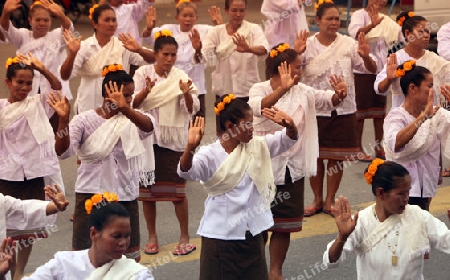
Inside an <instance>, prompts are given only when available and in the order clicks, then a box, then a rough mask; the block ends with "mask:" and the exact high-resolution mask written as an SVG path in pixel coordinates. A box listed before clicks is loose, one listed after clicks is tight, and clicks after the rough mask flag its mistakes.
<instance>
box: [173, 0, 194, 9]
mask: <svg viewBox="0 0 450 280" xmlns="http://www.w3.org/2000/svg"><path fill="white" fill-rule="evenodd" d="M187 2H191V1H190V0H180V1H178V4H177V5H176V6H175V7H176V8H178V7H179V6H180V5H181V3H187Z"/></svg>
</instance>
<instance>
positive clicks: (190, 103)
mask: <svg viewBox="0 0 450 280" xmlns="http://www.w3.org/2000/svg"><path fill="white" fill-rule="evenodd" d="M183 97H184V103H185V104H186V108H187V110H188V112H189V114H192V111H193V110H194V99H193V98H192V94H191V93H189V92H187V93H183Z"/></svg>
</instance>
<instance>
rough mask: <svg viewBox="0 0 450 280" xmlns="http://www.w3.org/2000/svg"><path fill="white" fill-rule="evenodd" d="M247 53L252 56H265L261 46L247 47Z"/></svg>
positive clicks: (265, 52) (264, 49) (264, 50)
mask: <svg viewBox="0 0 450 280" xmlns="http://www.w3.org/2000/svg"><path fill="white" fill-rule="evenodd" d="M248 52H249V53H252V54H256V55H265V54H267V50H266V48H264V47H263V46H254V47H249V48H248Z"/></svg>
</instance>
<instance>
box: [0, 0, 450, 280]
mask: <svg viewBox="0 0 450 280" xmlns="http://www.w3.org/2000/svg"><path fill="white" fill-rule="evenodd" d="M249 2H250V3H249V9H248V12H247V16H246V19H247V20H249V21H253V22H261V20H263V18H262V16H261V14H260V13H259V7H260V4H261V2H262V1H261V0H258V1H249ZM211 5H217V6H219V7H222V6H223V1H217V0H209V1H206V0H203V2H202V3H200V4H198V13H199V20H198V23H208V24H209V16H208V14H207V12H206V7H208V6H211ZM156 7H157V10H158V24H163V23H173V22H174V12H175V9H174V7H173V6H172V5H157V6H156ZM76 30H77V31H78V32H80V34H81V35H82V36H83V38H87V37H89V36H91V35H92V34H93V30H92V27H91V26H90V23H89V21H88V19H87V18H86V17H82V18H81V19H80V20H79V21H78V23H77V24H76ZM14 52H15V50H14V49H13V47H11V46H9V45H7V46H4V45H1V46H0V61H6V58H7V57H9V56H12V55H13V54H14ZM260 70H261V71H260V72H261V74H262V73H263V67H262V65H261V67H260ZM208 73H209V71H208ZM208 73H207V75H206V77H207V83H208V88H210V86H211V85H210V83H211V80H210V76H209V74H208ZM0 77H5V70H4V68H3V67H1V68H0ZM78 85H79V79H74V80H73V81H71V89H72V93H73V95H74V96H75V95H76V89H77V87H78ZM7 96H8V91H7V88H6V87H5V85H4V84H2V85H0V98H5V97H7ZM213 99H214V96H212V95H207V98H206V102H207V108H208V111H207V118H206V120H207V127H206V135H205V137H204V142H206V143H209V142H211V139H214V133H213V131H214V115H213V110H212V106H213V105H212V104H213ZM363 143H364V147H365V148H366V149H368V150H369V151H370V150H371V149H372V148H371V147H373V143H374V133H373V126H372V124H371V122H366V126H365V131H364V139H363ZM445 163H446V164H445V166H449V164H448V161H445ZM37 164H39V163H37ZM366 166H367V164H366V163H361V162H353V163H347V164H346V165H345V166H344V168H345V169H344V176H343V180H342V183H341V187H340V189H339V191H338V194H339V195H345V196H347V197H349V199H350V202H351V204H352V205H353V208H354V209H355V210H358V209H362V208H364V207H365V206H367V205H369V204H370V203H371V202H372V201H373V195H372V194H371V191H370V188H369V186H368V185H367V184H366V183H365V181H364V178H363V170H364V168H365V167H366ZM61 168H62V172H63V178H64V182H65V186H66V193H67V197H68V199H69V200H70V201H71V202H73V201H74V184H75V180H76V161H75V158H71V159H68V160H64V161H61ZM307 181H308V180H307ZM449 182H450V181H448V179H445V180H444V184H443V186H448V185H449ZM187 192H188V198H189V218H190V222H189V232H190V235H191V238H192V242H193V243H195V244H196V245H197V246H198V250H197V251H195V252H194V253H192V254H191V255H189V256H184V257H176V258H175V257H173V256H171V255H170V253H169V252H170V251H171V250H172V249H173V248H174V247H175V245H176V242H177V241H178V237H179V228H178V222H177V220H176V217H175V213H174V209H173V206H172V204H171V203H163V202H161V203H158V204H157V213H158V218H157V232H158V234H159V235H158V238H159V242H160V253H159V254H158V255H156V256H153V257H149V256H145V255H144V254H143V259H142V263H143V264H145V265H147V266H148V267H150V268H152V269H153V273H154V275H155V277H156V278H157V279H186V280H190V279H198V275H199V256H200V250H199V249H200V239H199V236H198V235H196V231H197V227H198V225H199V223H200V219H201V217H202V213H203V201H204V199H205V198H206V193H205V192H204V190H203V189H202V188H201V187H200V185H199V184H198V183H196V182H190V183H188V187H187ZM449 193H450V187H440V189H439V193H438V196H437V198H436V199H434V200H433V202H432V209H431V211H432V213H433V214H435V215H436V216H437V217H439V218H440V219H442V220H443V221H445V222H446V223H447V224H449V223H448V221H447V220H448V219H447V217H446V215H445V213H446V209H447V208H450V203H448V201H449V199H448V198H449ZM305 199H306V204H308V203H309V202H311V201H312V192H311V190H310V187H309V182H307V183H306V192H305ZM72 209H73V206H72V205H70V206H69V208H68V209H67V211H66V212H64V213H61V214H59V216H58V221H57V231H56V232H54V233H52V235H51V236H50V238H49V239H47V240H40V241H38V242H36V243H35V245H34V248H33V253H32V255H31V257H30V260H29V263H28V266H27V269H26V272H27V273H30V272H32V271H34V269H36V267H38V266H40V265H42V264H44V263H45V262H46V261H48V260H49V259H51V258H52V256H53V254H54V253H55V252H57V251H61V250H70V249H71V236H72V223H71V222H69V216H70V214H71V213H72ZM224 226H225V225H224ZM335 235H336V226H335V223H334V219H332V218H331V217H330V216H328V215H325V214H319V215H316V216H314V217H311V218H308V219H305V222H304V228H303V231H302V232H300V233H296V234H293V236H292V242H291V246H290V249H289V252H288V255H287V260H286V262H285V265H284V276H285V277H286V278H287V279H355V278H356V268H355V259H354V258H350V259H349V260H348V261H347V262H346V264H345V265H344V266H342V267H340V268H339V269H335V270H330V271H324V270H322V269H321V268H320V263H321V262H322V255H323V251H324V250H325V248H326V244H327V243H328V242H329V241H330V240H332V239H333V238H334V237H335ZM146 238H147V232H146V229H145V221H144V218H143V214H142V212H141V246H142V247H143V246H144V245H145V243H146ZM267 256H268V251H267ZM448 261H449V256H447V255H445V254H443V253H440V252H432V254H431V257H430V259H429V260H427V261H426V265H425V271H424V275H425V279H448V278H449V277H448V272H449V269H448Z"/></svg>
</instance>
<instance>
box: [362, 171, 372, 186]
mask: <svg viewBox="0 0 450 280" xmlns="http://www.w3.org/2000/svg"><path fill="white" fill-rule="evenodd" d="M364 178H365V179H366V182H367V184H369V185H371V184H372V175H370V174H369V172H366V173H364Z"/></svg>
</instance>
